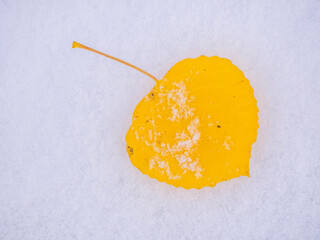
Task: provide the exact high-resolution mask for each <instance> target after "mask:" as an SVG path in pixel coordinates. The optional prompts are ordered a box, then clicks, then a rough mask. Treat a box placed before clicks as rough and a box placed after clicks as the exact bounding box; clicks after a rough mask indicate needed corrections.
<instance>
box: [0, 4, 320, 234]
mask: <svg viewBox="0 0 320 240" xmlns="http://www.w3.org/2000/svg"><path fill="white" fill-rule="evenodd" d="M0 16H1V21H0V31H1V38H0V172H1V174H0V189H1V194H0V239H1V240H9V239H32V240H34V239H54V240H59V239H318V238H319V236H320V162H319V160H320V152H319V151H320V138H319V134H320V111H319V109H320V96H319V92H320V81H319V76H320V68H319V66H320V45H319V42H320V28H319V22H320V3H319V1H317V0H313V1H312V0H305V1H298V0H296V1H286V0H277V1H276V0H272V1H258V0H253V1H241V2H240V1H235V0H233V1H230V0H226V1H191V0H187V1H178V0H170V1H169V0H165V1H164V0H161V1H160V0H156V1H139V0H138V1H98V0H92V1H84V0H77V1H74V0H71V1H61V0H57V1H37V2H36V1H7V0H3V1H1V2H0ZM73 41H78V42H80V43H82V44H87V45H88V46H90V47H94V48H96V49H97V50H100V51H104V52H106V53H108V54H111V55H113V56H115V57H118V58H120V59H123V60H125V61H128V62H130V63H132V64H134V65H136V66H138V67H140V68H142V69H144V70H146V71H148V72H150V73H151V74H152V75H154V76H156V77H157V78H162V77H163V76H164V75H165V73H166V72H167V71H168V70H169V69H170V68H171V67H172V66H173V65H174V64H175V63H176V62H178V61H180V60H182V59H185V58H195V57H198V56H200V55H207V56H212V55H217V56H220V57H224V58H228V59H230V60H231V61H232V62H233V63H234V64H235V65H236V66H238V67H239V68H240V69H241V70H242V71H243V72H244V74H245V76H246V77H247V78H248V79H249V80H250V83H251V85H252V86H253V88H254V94H255V97H256V98H257V101H258V107H259V111H260V112H259V125H260V128H259V131H258V139H257V142H256V143H255V144H254V145H253V149H252V159H251V161H250V178H248V177H240V178H236V179H233V180H231V181H227V182H223V183H219V184H217V185H216V186H215V187H214V188H203V189H201V190H195V189H192V190H185V189H182V188H175V187H173V186H170V185H167V184H165V183H159V182H158V181H156V180H154V179H151V178H149V177H148V176H146V175H144V174H141V172H140V171H139V170H138V169H136V168H135V167H133V166H132V164H131V162H130V160H129V157H128V155H127V152H126V143H125V135H126V132H127V130H128V129H129V127H130V125H131V121H132V112H133V110H134V108H135V106H136V104H137V103H138V102H139V101H140V100H141V99H142V98H143V97H144V96H145V95H146V94H147V93H148V92H149V91H150V90H151V89H152V88H153V86H154V81H153V79H151V78H148V77H147V76H145V75H143V74H141V73H140V72H138V71H136V70H134V69H131V68H129V67H127V66H125V65H122V64H120V63H118V62H115V61H112V60H109V59H106V58H104V57H102V56H99V55H95V54H93V53H91V52H87V51H84V50H81V49H72V48H71V46H72V42H73ZM164 169H165V168H164Z"/></svg>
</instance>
